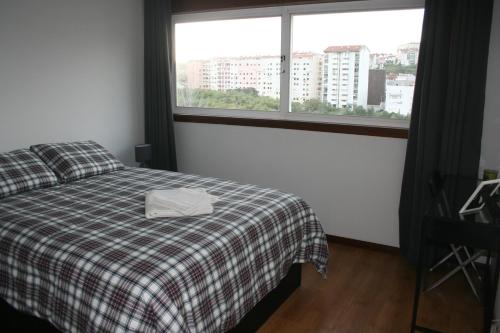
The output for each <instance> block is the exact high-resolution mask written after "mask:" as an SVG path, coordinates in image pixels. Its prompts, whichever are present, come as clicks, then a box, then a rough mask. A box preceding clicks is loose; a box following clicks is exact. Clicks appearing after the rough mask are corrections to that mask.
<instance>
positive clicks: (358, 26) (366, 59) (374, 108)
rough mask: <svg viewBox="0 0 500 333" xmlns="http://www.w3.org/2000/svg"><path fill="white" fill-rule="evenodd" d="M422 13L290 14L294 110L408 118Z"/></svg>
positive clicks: (291, 80)
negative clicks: (291, 15)
mask: <svg viewBox="0 0 500 333" xmlns="http://www.w3.org/2000/svg"><path fill="white" fill-rule="evenodd" d="M423 14H424V10H423V9H412V10H390V11H370V12H351V13H333V14H318V15H295V16H293V17H292V27H293V28H292V32H293V34H292V61H291V67H292V75H291V78H290V98H291V105H292V107H291V109H292V111H294V112H313V113H322V114H335V115H361V116H372V117H380V118H394V119H409V115H410V112H411V104H412V99H413V90H414V86H415V75H416V68H417V62H418V52H419V46H420V35H421V30H422V20H423Z"/></svg>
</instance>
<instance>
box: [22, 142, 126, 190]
mask: <svg viewBox="0 0 500 333" xmlns="http://www.w3.org/2000/svg"><path fill="white" fill-rule="evenodd" d="M31 150H32V151H33V152H35V153H36V154H37V155H38V156H40V158H41V159H42V160H43V161H44V162H45V163H47V165H48V166H49V167H50V168H51V169H52V171H54V172H55V174H56V175H57V177H59V180H60V181H61V182H63V183H67V182H70V181H73V180H77V179H82V178H87V177H90V176H95V175H101V174H103V173H108V172H112V171H116V170H121V169H123V168H124V166H123V164H122V163H121V162H120V161H118V160H117V159H116V158H115V157H114V156H113V155H111V154H110V153H109V152H108V151H107V150H106V149H105V148H104V147H102V146H101V145H99V144H98V143H96V142H94V141H81V142H69V143H47V144H40V145H34V146H31Z"/></svg>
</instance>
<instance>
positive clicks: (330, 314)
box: [259, 243, 482, 333]
mask: <svg viewBox="0 0 500 333" xmlns="http://www.w3.org/2000/svg"><path fill="white" fill-rule="evenodd" d="M329 247H330V262H329V265H328V278H327V279H326V280H323V279H322V277H321V276H320V275H319V274H317V273H316V272H315V271H314V269H313V267H312V265H310V264H307V265H303V272H302V286H301V287H300V288H299V289H298V290H297V291H295V292H294V294H293V295H292V296H290V298H289V299H288V300H287V301H286V302H285V303H284V304H283V305H282V306H281V307H280V308H279V309H278V310H277V311H276V312H275V313H274V314H273V316H272V317H271V318H269V319H268V321H267V322H266V323H265V324H264V325H263V326H262V327H261V329H260V330H259V332H260V333H271V332H272V333H275V332H287V333H293V332H321V333H322V332H325V333H326V332H338V333H351V332H352V333H362V332H368V333H378V332H380V333H391V332H395V333H399V332H409V331H410V321H411V311H412V304H413V303H412V302H413V290H414V283H415V271H414V268H413V267H412V266H411V265H409V264H408V263H406V261H405V260H404V259H403V258H402V257H401V256H400V255H399V254H397V253H391V252H384V251H378V250H373V249H365V248H359V247H353V246H347V245H340V244H333V243H329ZM432 278H433V277H430V279H432ZM418 324H420V325H425V326H428V327H431V328H433V329H437V330H440V331H443V332H453V333H460V332H464V333H474V332H481V327H482V307H481V306H480V304H479V302H478V301H477V300H476V299H475V297H474V295H473V294H472V292H471V291H470V290H469V289H468V287H467V285H466V282H465V279H463V278H462V276H461V275H457V276H456V277H454V278H453V279H452V280H451V281H449V282H448V283H446V284H444V285H443V286H442V287H439V288H438V289H437V290H435V291H432V292H429V293H425V294H424V295H423V297H422V301H421V303H420V311H419V320H418Z"/></svg>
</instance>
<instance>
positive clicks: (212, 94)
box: [177, 88, 410, 120]
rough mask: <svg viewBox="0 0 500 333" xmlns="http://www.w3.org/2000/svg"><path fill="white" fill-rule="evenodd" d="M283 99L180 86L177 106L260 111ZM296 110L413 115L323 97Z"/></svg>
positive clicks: (276, 106)
mask: <svg viewBox="0 0 500 333" xmlns="http://www.w3.org/2000/svg"><path fill="white" fill-rule="evenodd" d="M279 104H280V102H279V99H277V98H272V97H268V96H259V94H258V92H257V90H256V89H254V88H244V89H233V90H227V91H216V90H207V89H178V90H177V105H179V106H185V107H198V108H212V109H243V110H257V111H277V110H278V109H279ZM292 112H307V113H317V114H330V115H346V116H368V117H376V118H386V119H404V120H407V119H409V117H410V115H401V114H399V113H394V112H387V111H385V110H375V109H374V108H373V107H368V108H367V109H365V108H364V107H362V106H359V105H357V106H348V107H345V108H337V107H335V106H333V105H331V104H330V103H326V102H322V101H320V100H319V99H309V100H306V101H304V102H303V103H298V102H292Z"/></svg>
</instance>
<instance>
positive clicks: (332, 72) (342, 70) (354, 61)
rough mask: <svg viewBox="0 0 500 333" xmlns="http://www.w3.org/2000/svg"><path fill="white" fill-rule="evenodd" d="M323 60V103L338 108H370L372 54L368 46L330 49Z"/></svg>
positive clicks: (326, 51) (334, 47) (331, 47)
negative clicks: (368, 103) (369, 89)
mask: <svg viewBox="0 0 500 333" xmlns="http://www.w3.org/2000/svg"><path fill="white" fill-rule="evenodd" d="M324 52H325V55H324V59H323V82H322V89H323V91H322V101H323V102H327V103H330V104H331V105H333V106H335V107H337V108H346V107H355V106H363V107H366V106H367V101H368V71H369V66H370V52H369V50H368V48H367V47H366V46H363V45H351V46H330V47H328V48H327V49H326V50H325V51H324Z"/></svg>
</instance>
